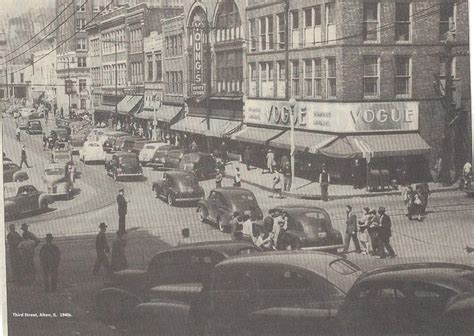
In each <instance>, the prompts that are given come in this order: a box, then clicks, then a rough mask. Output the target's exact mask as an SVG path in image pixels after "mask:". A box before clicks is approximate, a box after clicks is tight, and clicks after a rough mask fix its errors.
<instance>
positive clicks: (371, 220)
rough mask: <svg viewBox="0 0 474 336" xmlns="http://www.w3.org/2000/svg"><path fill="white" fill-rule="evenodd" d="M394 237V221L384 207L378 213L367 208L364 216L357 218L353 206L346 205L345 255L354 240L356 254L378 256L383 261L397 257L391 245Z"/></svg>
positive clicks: (363, 213)
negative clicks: (388, 257) (391, 239)
mask: <svg viewBox="0 0 474 336" xmlns="http://www.w3.org/2000/svg"><path fill="white" fill-rule="evenodd" d="M391 237H392V220H391V218H390V216H389V215H388V214H387V213H386V210H385V208H384V207H379V209H378V211H376V210H375V209H369V208H368V207H365V208H364V209H363V212H362V215H361V216H360V217H359V218H357V214H356V213H355V212H354V211H353V209H352V206H350V205H346V231H345V235H344V250H343V253H344V254H347V253H348V252H349V246H350V242H351V240H352V242H353V244H354V246H355V249H356V253H362V254H368V255H373V256H377V257H379V258H381V259H384V258H386V257H387V253H386V252H385V250H387V252H388V255H389V256H390V257H391V258H394V257H395V256H396V254H395V251H394V250H393V248H392V246H391V244H390V238H391Z"/></svg>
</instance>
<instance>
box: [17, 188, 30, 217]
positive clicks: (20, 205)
mask: <svg viewBox="0 0 474 336" xmlns="http://www.w3.org/2000/svg"><path fill="white" fill-rule="evenodd" d="M15 203H16V207H17V209H18V212H28V211H31V206H30V205H29V198H28V186H20V187H19V188H18V192H17V194H16V199H15Z"/></svg>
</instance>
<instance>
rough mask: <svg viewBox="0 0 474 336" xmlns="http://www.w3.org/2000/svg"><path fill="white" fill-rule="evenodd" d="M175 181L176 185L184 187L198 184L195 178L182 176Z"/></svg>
mask: <svg viewBox="0 0 474 336" xmlns="http://www.w3.org/2000/svg"><path fill="white" fill-rule="evenodd" d="M176 181H177V182H178V184H181V185H183V186H185V187H193V186H194V185H196V183H198V182H197V179H196V176H194V175H184V174H183V175H180V176H179V177H177V178H176Z"/></svg>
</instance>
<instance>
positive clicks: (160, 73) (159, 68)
mask: <svg viewBox="0 0 474 336" xmlns="http://www.w3.org/2000/svg"><path fill="white" fill-rule="evenodd" d="M155 68H156V80H157V81H162V80H163V66H162V61H161V53H157V54H155Z"/></svg>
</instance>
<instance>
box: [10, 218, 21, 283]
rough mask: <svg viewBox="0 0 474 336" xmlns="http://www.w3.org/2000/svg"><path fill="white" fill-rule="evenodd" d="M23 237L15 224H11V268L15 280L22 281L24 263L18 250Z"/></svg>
mask: <svg viewBox="0 0 474 336" xmlns="http://www.w3.org/2000/svg"><path fill="white" fill-rule="evenodd" d="M21 241H22V238H21V236H20V234H19V233H18V232H16V227H15V224H10V225H9V232H8V234H7V242H8V256H9V259H10V268H11V270H12V274H13V280H14V281H15V282H17V283H20V282H21V280H22V267H21V266H22V265H21V256H20V252H19V250H18V245H19V244H20V243H21Z"/></svg>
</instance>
